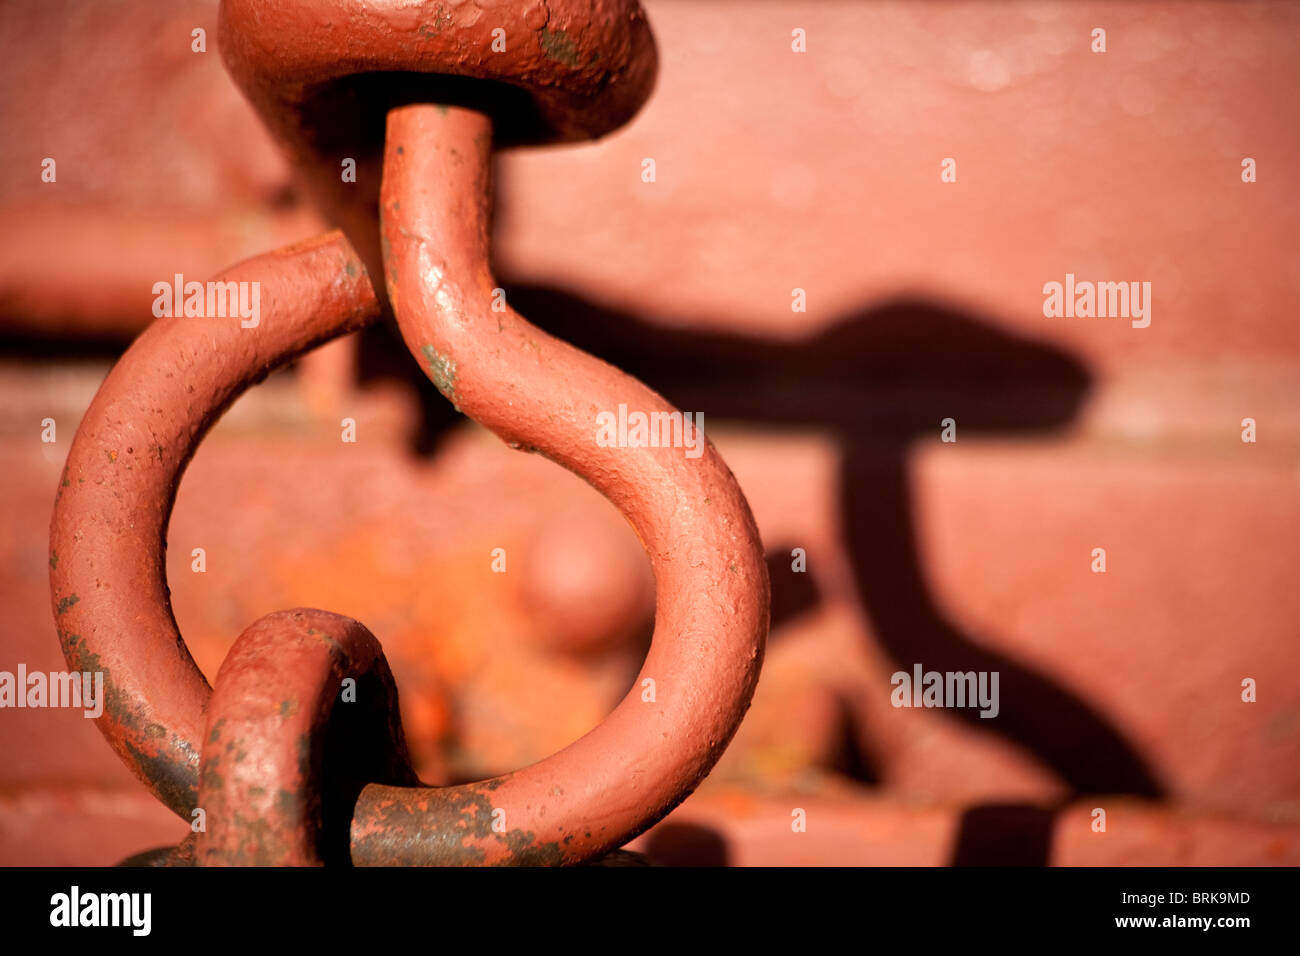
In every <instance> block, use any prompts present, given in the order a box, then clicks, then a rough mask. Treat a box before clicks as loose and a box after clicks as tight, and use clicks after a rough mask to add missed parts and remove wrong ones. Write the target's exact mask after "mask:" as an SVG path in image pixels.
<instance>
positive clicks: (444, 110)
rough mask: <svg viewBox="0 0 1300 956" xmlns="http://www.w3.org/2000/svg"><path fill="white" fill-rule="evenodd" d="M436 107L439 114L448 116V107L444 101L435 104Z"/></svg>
mask: <svg viewBox="0 0 1300 956" xmlns="http://www.w3.org/2000/svg"><path fill="white" fill-rule="evenodd" d="M434 109H436V110H437V111H438V115H439V116H446V115H447V107H446V106H445V105H444V104H442V103H437V104H435V105H434Z"/></svg>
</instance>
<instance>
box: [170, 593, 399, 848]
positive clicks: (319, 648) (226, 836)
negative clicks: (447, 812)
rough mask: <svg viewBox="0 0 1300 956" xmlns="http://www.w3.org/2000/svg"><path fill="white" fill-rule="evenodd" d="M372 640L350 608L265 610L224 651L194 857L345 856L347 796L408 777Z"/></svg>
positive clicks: (389, 683) (385, 672)
mask: <svg viewBox="0 0 1300 956" xmlns="http://www.w3.org/2000/svg"><path fill="white" fill-rule="evenodd" d="M397 715H398V711H397V688H396V686H395V685H394V683H393V676H392V673H391V672H390V671H389V669H388V663H387V662H386V661H385V660H384V655H383V651H382V650H381V649H380V647H379V642H378V641H377V640H375V638H374V636H373V635H372V634H371V633H370V632H369V631H368V630H366V629H365V628H364V627H363V626H361V625H360V624H358V623H357V622H356V621H354V620H352V619H351V618H347V617H342V616H340V615H337V614H329V613H327V612H325V611H316V610H311V609H308V608H300V609H298V610H294V611H278V612H276V613H274V614H268V615H267V616H266V617H263V618H261V619H260V620H258V621H256V622H255V623H254V624H252V625H251V626H250V627H249V628H248V629H247V630H246V631H244V633H243V634H241V635H240V636H239V639H238V640H237V641H236V642H235V644H234V646H233V647H232V648H231V649H230V653H229V654H228V655H227V656H226V659H225V661H224V662H223V663H222V665H221V671H220V673H218V674H217V681H216V687H215V688H214V690H213V692H212V699H211V700H210V701H209V703H208V714H207V727H206V730H205V734H204V740H203V760H202V769H201V772H200V777H199V806H200V807H202V808H203V811H204V822H205V827H204V829H202V830H201V831H200V832H199V836H198V840H197V846H196V861H197V862H198V863H199V864H200V865H209V866H210V865H217V866H314V865H320V864H323V863H328V862H333V863H346V862H347V860H348V820H349V818H350V816H351V809H352V801H353V800H355V799H356V795H357V793H358V792H359V791H360V789H361V787H362V786H363V785H364V784H366V783H369V782H371V781H373V780H384V781H387V782H390V783H405V784H408V785H409V784H414V783H416V782H418V781H417V780H416V777H415V773H414V771H412V770H411V766H410V760H409V758H408V756H407V752H406V743H405V740H404V738H403V735H402V727H401V722H400V720H399V719H398V716H397Z"/></svg>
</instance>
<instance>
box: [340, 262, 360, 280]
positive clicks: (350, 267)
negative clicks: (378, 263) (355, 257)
mask: <svg viewBox="0 0 1300 956" xmlns="http://www.w3.org/2000/svg"><path fill="white" fill-rule="evenodd" d="M343 271H344V272H346V273H347V274H348V278H349V279H355V278H356V277H357V276H358V275H360V273H361V266H360V265H359V264H358V263H356V262H353V261H352V260H351V259H349V260H348V261H347V262H346V263H345V264H344V266H343Z"/></svg>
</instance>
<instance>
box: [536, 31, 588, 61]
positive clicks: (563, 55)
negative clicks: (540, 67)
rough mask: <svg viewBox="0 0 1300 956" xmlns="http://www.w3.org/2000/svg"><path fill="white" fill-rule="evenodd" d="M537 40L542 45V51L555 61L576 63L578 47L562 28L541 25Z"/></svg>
mask: <svg viewBox="0 0 1300 956" xmlns="http://www.w3.org/2000/svg"><path fill="white" fill-rule="evenodd" d="M537 40H538V42H539V43H541V45H542V51H543V52H544V53H545V54H546V55H547V57H549V58H550V59H552V60H554V61H555V62H556V63H563V64H564V65H565V66H577V65H578V48H577V47H576V46H574V45H573V41H572V40H570V39H569V35H568V34H567V33H565V32H564V31H563V30H549V29H547V28H546V27H542V30H541V32H540V33H539V34H538V35H537Z"/></svg>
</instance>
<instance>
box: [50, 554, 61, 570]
mask: <svg viewBox="0 0 1300 956" xmlns="http://www.w3.org/2000/svg"><path fill="white" fill-rule="evenodd" d="M58 566H59V555H58V552H57V551H51V552H50V568H51V569H53V568H57V567H58Z"/></svg>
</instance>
